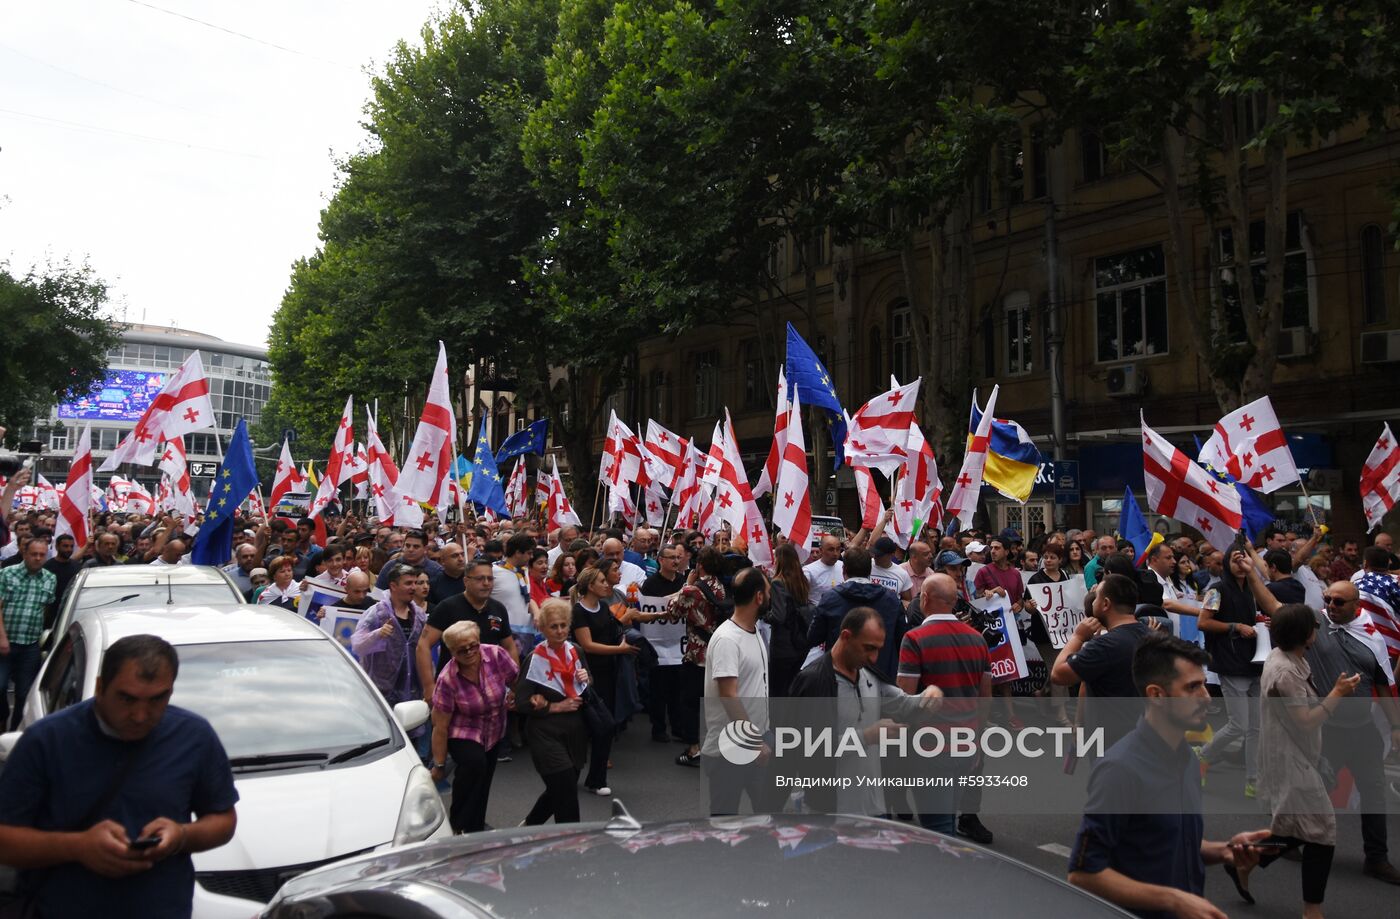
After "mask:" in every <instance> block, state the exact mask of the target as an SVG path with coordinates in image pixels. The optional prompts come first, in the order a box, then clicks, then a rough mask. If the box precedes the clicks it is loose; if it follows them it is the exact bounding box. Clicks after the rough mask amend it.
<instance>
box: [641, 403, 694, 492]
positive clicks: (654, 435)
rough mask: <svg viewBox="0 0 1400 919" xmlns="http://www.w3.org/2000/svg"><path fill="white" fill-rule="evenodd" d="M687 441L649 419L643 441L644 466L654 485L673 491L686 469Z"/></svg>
mask: <svg viewBox="0 0 1400 919" xmlns="http://www.w3.org/2000/svg"><path fill="white" fill-rule="evenodd" d="M684 445H685V440H684V439H683V438H681V437H680V436H678V435H677V434H676V433H675V432H674V431H669V430H667V429H666V428H664V427H662V426H661V425H659V424H657V423H656V422H655V421H654V420H652V419H650V418H649V419H647V436H646V439H645V440H643V441H642V451H641V452H642V465H643V466H645V467H646V471H647V478H649V479H650V480H651V483H652V484H653V485H659V486H661V487H662V488H666V489H673V488H675V487H676V479H677V478H678V477H679V476H680V474H681V471H682V470H683V469H684V467H685V446H684Z"/></svg>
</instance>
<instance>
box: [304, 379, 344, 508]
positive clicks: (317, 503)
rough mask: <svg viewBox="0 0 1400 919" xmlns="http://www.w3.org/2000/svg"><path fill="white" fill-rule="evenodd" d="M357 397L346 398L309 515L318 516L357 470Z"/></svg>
mask: <svg viewBox="0 0 1400 919" xmlns="http://www.w3.org/2000/svg"><path fill="white" fill-rule="evenodd" d="M354 418H355V397H354V396H348V397H347V398H346V399H345V411H343V412H341V413H340V424H338V425H337V426H336V429H335V439H334V440H332V441H331V455H330V457H328V458H327V459H326V471H325V472H324V473H322V475H321V483H320V485H319V486H317V488H316V497H315V498H313V499H312V501H311V508H310V510H309V512H308V513H307V516H308V517H312V518H314V517H316V516H318V515H319V514H320V513H321V512H322V511H324V510H325V509H326V506H327V505H329V504H330V503H331V501H332V500H334V499H335V496H336V494H337V492H339V491H340V486H341V485H342V484H344V483H345V480H346V479H348V478H350V476H351V475H353V474H354V472H355V424H354Z"/></svg>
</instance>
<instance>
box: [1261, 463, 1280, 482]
mask: <svg viewBox="0 0 1400 919" xmlns="http://www.w3.org/2000/svg"><path fill="white" fill-rule="evenodd" d="M1277 471H1278V470H1276V469H1274V467H1273V466H1270V465H1269V464H1268V463H1265V464H1264V465H1262V466H1260V467H1259V475H1260V477H1261V478H1263V480H1264V481H1265V482H1272V481H1273V480H1274V473H1275V472H1277Z"/></svg>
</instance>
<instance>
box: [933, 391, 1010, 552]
mask: <svg viewBox="0 0 1400 919" xmlns="http://www.w3.org/2000/svg"><path fill="white" fill-rule="evenodd" d="M999 389H1000V388H999V387H997V386H993V387H992V394H991V395H990V396H988V397H987V405H986V408H984V409H983V410H982V416H981V418H979V419H978V421H977V430H976V431H975V432H974V433H973V435H972V438H971V439H970V440H969V441H968V443H967V452H966V453H964V454H963V462H962V469H960V470H959V471H958V477H957V478H956V479H954V480H953V490H952V491H951V492H949V494H948V501H947V507H946V510H947V513H948V516H950V517H954V518H956V519H957V521H958V526H959V527H960V528H962V529H964V530H966V529H970V528H971V527H972V515H973V514H975V513H976V512H977V501H978V498H980V497H981V494H982V473H983V471H984V470H985V469H986V468H987V447H988V445H989V443H990V441H991V433H992V419H993V418H994V417H995V415H996V407H997V393H998V391H999ZM972 407H973V410H974V411H975V410H976V408H977V393H976V392H974V393H973V394H972Z"/></svg>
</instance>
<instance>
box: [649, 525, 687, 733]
mask: <svg viewBox="0 0 1400 919" xmlns="http://www.w3.org/2000/svg"><path fill="white" fill-rule="evenodd" d="M656 564H657V570H656V573H655V574H650V575H647V579H646V580H645V581H643V582H642V586H641V595H642V596H643V597H670V596H673V595H675V594H678V593H680V592H681V588H682V587H684V586H685V578H684V577H682V576H681V550H680V548H679V547H678V546H674V545H665V546H662V547H661V551H660V553H658V555H657V557H656ZM641 633H642V637H643V638H646V639H647V641H648V645H647V649H646V652H644V653H643V654H641V655H638V657H639V659H640V662H641V664H642V668H641V675H642V677H643V678H644V679H645V686H644V687H643V689H644V694H645V697H646V700H647V715H648V716H649V717H650V718H651V739H652V740H654V741H656V742H657V743H669V742H670V740H671V735H670V734H668V733H667V730H666V724H667V713H668V712H669V713H670V725H671V729H672V730H673V731H674V733H675V734H676V736H678V737H679V736H680V734H681V733H682V732H681V730H680V724H681V723H683V722H684V720H685V716H684V714H682V713H681V657H680V655H681V639H682V638H683V637H684V636H685V623H684V622H681V621H679V620H678V619H677V618H676V617H675V616H669V615H668V616H666V617H663V619H662V620H661V621H657V622H653V623H646V624H643V625H642V626H641Z"/></svg>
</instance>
